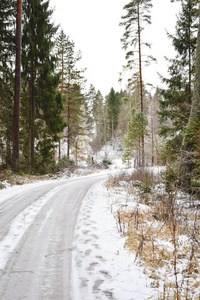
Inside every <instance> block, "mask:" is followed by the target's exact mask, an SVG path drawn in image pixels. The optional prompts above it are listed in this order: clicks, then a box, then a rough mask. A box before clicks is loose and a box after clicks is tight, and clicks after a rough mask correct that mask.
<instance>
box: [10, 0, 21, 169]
mask: <svg viewBox="0 0 200 300" xmlns="http://www.w3.org/2000/svg"><path fill="white" fill-rule="evenodd" d="M21 24H22V0H17V18H16V62H15V100H14V122H13V125H14V131H13V165H12V168H13V171H14V172H18V171H19V116H20V87H21Z"/></svg>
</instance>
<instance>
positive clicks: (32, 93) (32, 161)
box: [29, 61, 35, 171]
mask: <svg viewBox="0 0 200 300" xmlns="http://www.w3.org/2000/svg"><path fill="white" fill-rule="evenodd" d="M29 109H30V120H29V122H30V132H29V135H30V137H29V140H30V144H29V146H30V158H31V159H30V164H31V170H32V171H34V168H35V68H34V63H33V61H31V78H30V98H29Z"/></svg>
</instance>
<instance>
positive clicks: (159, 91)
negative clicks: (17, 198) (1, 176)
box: [0, 0, 200, 192]
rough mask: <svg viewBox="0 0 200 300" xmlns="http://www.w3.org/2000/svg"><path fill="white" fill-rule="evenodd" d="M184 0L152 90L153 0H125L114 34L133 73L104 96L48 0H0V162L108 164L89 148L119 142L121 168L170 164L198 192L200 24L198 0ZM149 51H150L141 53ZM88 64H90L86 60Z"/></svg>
mask: <svg viewBox="0 0 200 300" xmlns="http://www.w3.org/2000/svg"><path fill="white" fill-rule="evenodd" d="M176 1H179V2H180V3H181V10H180V12H179V14H178V15H177V21H176V28H175V34H174V35H171V34H170V33H167V35H168V38H169V40H170V41H171V43H172V45H173V48H174V50H175V53H176V55H175V57H174V58H173V59H171V58H166V59H168V65H169V67H168V77H166V78H165V77H163V76H162V74H160V77H161V79H162V82H163V83H164V84H165V88H160V87H156V88H155V92H154V93H153V94H152V92H150V91H149V89H148V85H147V84H146V83H145V82H143V79H142V74H143V72H145V68H144V66H145V65H146V64H151V63H152V61H155V58H154V57H153V53H151V45H150V44H148V43H147V42H146V41H144V40H143V30H144V28H145V26H146V25H147V24H150V23H151V8H152V2H151V0H145V1H141V0H133V1H130V2H128V4H126V5H125V6H124V10H123V11H124V14H123V16H122V17H121V22H120V24H119V26H121V27H122V28H123V30H124V33H123V36H122V38H121V45H122V48H123V49H124V50H125V57H126V62H127V64H126V65H125V66H122V74H121V75H120V76H119V81H120V80H121V79H122V77H123V73H124V72H128V74H130V76H129V78H128V79H127V84H126V88H125V89H124V90H120V91H115V90H114V88H113V87H110V93H109V94H108V95H107V96H106V97H103V96H102V94H101V91H99V90H96V88H95V87H94V86H93V85H90V88H89V89H88V90H86V89H85V82H86V80H87V79H86V78H85V75H84V69H80V68H79V62H80V61H81V59H82V56H81V51H77V50H76V47H75V42H74V41H73V39H72V38H73V37H72V38H71V37H69V36H67V35H66V34H65V32H64V30H63V29H62V28H61V27H60V26H58V25H55V24H54V22H53V21H52V18H53V10H52V9H51V8H50V5H49V1H44V0H31V1H30V0H24V1H21V0H18V1H14V0H11V1H9V2H8V1H5V0H2V1H1V4H0V34H1V39H0V40H1V42H0V166H1V170H9V169H10V170H12V171H13V172H15V173H19V172H21V173H24V174H46V173H55V172H58V171H59V170H60V168H62V167H63V166H65V167H68V166H70V165H73V166H75V167H78V166H80V165H81V164H83V162H84V165H85V166H87V167H88V168H89V167H94V166H95V167H103V166H104V167H105V166H107V165H108V164H110V163H111V161H110V160H109V157H107V154H106V153H105V157H104V159H103V160H102V162H97V161H95V154H96V153H97V152H98V151H100V150H101V149H102V147H103V146H105V145H106V144H108V143H109V144H111V145H113V147H115V148H118V150H119V151H120V153H121V158H122V161H123V164H124V167H127V168H129V167H138V168H144V167H146V166H154V165H162V166H167V170H168V172H169V173H170V176H171V178H173V179H174V180H176V182H177V185H178V186H179V187H180V188H183V189H184V190H186V191H187V192H192V191H195V190H198V188H199V186H200V183H199V173H200V164H199V155H200V142H199V136H200V134H199V132H200V122H199V113H200V111H199V107H200V106H199V103H200V24H199V12H200V9H199V1H198V0H174V1H171V2H176ZM146 54H147V55H146ZM86 67H87V66H86Z"/></svg>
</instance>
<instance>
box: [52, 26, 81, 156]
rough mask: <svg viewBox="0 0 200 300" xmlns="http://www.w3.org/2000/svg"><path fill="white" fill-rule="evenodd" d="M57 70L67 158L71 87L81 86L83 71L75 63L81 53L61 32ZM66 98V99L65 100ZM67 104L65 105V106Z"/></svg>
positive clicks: (69, 136)
mask: <svg viewBox="0 0 200 300" xmlns="http://www.w3.org/2000/svg"><path fill="white" fill-rule="evenodd" d="M56 46H57V58H58V69H59V71H60V72H61V76H62V80H61V92H62V94H63V95H64V97H65V119H66V123H67V156H68V157H69V156H70V148H71V145H70V144H71V137H72V134H71V128H70V126H71V125H70V124H72V120H71V105H73V104H72V103H71V101H72V96H73V95H72V87H73V85H74V84H78V85H80V84H81V81H82V80H83V71H84V70H79V69H78V68H77V63H78V62H79V61H80V60H81V58H82V55H81V52H80V51H78V52H76V51H75V43H74V42H73V41H72V40H70V38H69V36H66V34H65V33H64V31H63V30H61V31H60V33H59V35H58V38H57V41H56ZM66 96H67V98H66ZM66 104H67V105H66Z"/></svg>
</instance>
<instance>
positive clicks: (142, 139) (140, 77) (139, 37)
mask: <svg viewBox="0 0 200 300" xmlns="http://www.w3.org/2000/svg"><path fill="white" fill-rule="evenodd" d="M138 46H139V85H140V110H141V112H142V113H143V111H144V109H143V92H142V53H141V36H140V4H139V3H138ZM142 125H143V124H142ZM141 144H142V167H144V135H142V136H141Z"/></svg>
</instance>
